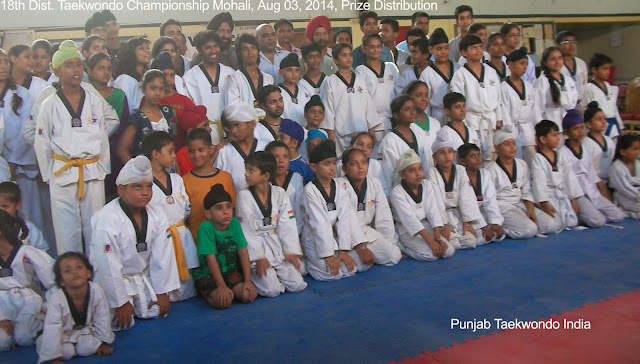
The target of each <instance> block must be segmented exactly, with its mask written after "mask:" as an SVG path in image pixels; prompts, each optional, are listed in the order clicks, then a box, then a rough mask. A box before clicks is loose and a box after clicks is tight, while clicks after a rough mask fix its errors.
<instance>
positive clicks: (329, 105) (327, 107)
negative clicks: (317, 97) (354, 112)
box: [320, 79, 336, 130]
mask: <svg viewBox="0 0 640 364" xmlns="http://www.w3.org/2000/svg"><path fill="white" fill-rule="evenodd" d="M327 81H330V80H327V79H325V80H324V82H323V84H324V94H323V95H322V104H323V105H324V120H323V121H322V123H321V124H320V127H321V128H322V129H327V130H334V128H335V121H336V113H335V109H334V101H333V94H334V92H335V91H334V90H333V83H332V82H327Z"/></svg>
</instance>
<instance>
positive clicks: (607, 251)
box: [0, 220, 640, 363]
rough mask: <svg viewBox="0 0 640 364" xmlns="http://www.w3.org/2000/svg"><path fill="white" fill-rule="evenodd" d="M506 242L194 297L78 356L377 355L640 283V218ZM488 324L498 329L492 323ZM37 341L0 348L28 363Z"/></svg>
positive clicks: (421, 348) (374, 359)
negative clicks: (107, 351)
mask: <svg viewBox="0 0 640 364" xmlns="http://www.w3.org/2000/svg"><path fill="white" fill-rule="evenodd" d="M621 225H623V226H624V227H625V229H624V230H615V229H612V228H601V229H590V230H584V231H568V232H563V233H561V234H557V235H553V236H550V237H549V238H548V239H540V238H536V239H530V240H525V241H513V240H504V241H503V242H500V243H495V244H490V245H488V246H483V247H479V248H477V249H475V250H471V251H458V252H457V253H456V254H455V255H454V256H453V257H452V258H451V259H447V260H442V261H438V262H434V263H424V262H417V261H413V260H410V259H403V260H402V261H401V262H400V264H398V265H397V266H395V267H391V268H387V267H373V268H372V269H371V270H369V271H368V272H364V273H360V274H357V275H356V276H354V277H352V278H348V279H344V280H341V281H338V282H316V281H313V280H311V279H308V280H307V282H308V283H309V289H307V290H306V291H304V292H301V293H296V294H284V295H282V296H280V297H278V298H273V299H266V298H262V299H258V300H256V301H255V302H254V303H252V304H249V305H242V304H234V305H233V306H232V307H231V308H230V309H228V310H225V311H216V310H213V309H210V308H209V307H208V306H207V305H206V304H205V303H204V301H202V300H201V299H191V300H189V301H186V302H180V303H176V304H174V305H173V306H172V309H171V313H170V315H169V317H167V318H165V319H161V320H147V321H138V322H137V323H136V326H135V327H134V328H133V329H131V330H129V331H127V332H122V333H117V335H116V341H115V343H114V348H115V353H114V354H113V355H111V356H109V357H104V358H100V357H96V356H93V357H89V358H83V359H74V360H76V361H78V362H83V363H84V362H86V363H89V362H115V361H117V362H120V363H133V362H145V363H146V362H150V361H152V360H153V361H155V362H161V363H183V362H249V361H259V362H261V363H283V362H284V363H288V362H303V363H305V362H321V361H322V362H366V363H383V362H388V361H391V360H401V359H403V358H405V357H412V356H416V355H418V354H420V353H422V352H425V351H428V350H436V349H438V348H439V347H443V346H448V345H450V344H452V343H455V342H462V341H464V340H465V339H469V338H474V337H477V336H478V335H481V334H487V333H488V332H487V331H483V332H480V331H478V332H475V333H473V332H471V331H461V330H451V329H450V324H451V319H452V318H459V319H461V320H463V319H464V320H471V319H474V318H475V319H484V318H486V319H489V320H493V319H494V318H503V319H508V320H513V319H520V320H535V319H539V318H544V317H547V316H549V315H551V314H556V313H560V312H563V311H568V310H571V309H573V308H575V307H579V306H581V305H583V304H585V303H590V302H596V301H598V300H601V299H606V298H609V297H612V296H616V295H619V294H622V293H626V292H629V291H632V290H635V289H638V288H640V264H639V263H640V238H639V237H640V223H639V222H637V221H631V220H626V221H625V222H624V223H622V224H621ZM493 326H494V330H495V325H493ZM36 360H37V355H36V352H35V347H29V348H19V349H17V350H14V351H11V352H4V353H0V363H32V362H35V361H36Z"/></svg>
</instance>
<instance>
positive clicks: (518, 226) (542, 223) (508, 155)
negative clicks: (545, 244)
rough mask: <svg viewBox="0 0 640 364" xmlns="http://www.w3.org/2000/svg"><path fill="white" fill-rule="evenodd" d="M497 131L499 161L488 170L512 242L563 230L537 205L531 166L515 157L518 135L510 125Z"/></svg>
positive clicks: (488, 167) (492, 163) (558, 223)
mask: <svg viewBox="0 0 640 364" xmlns="http://www.w3.org/2000/svg"><path fill="white" fill-rule="evenodd" d="M503 129H505V130H499V131H497V132H496V133H495V134H494V136H493V145H494V148H495V151H496V154H497V159H496V160H495V161H494V162H491V163H489V165H487V167H486V170H487V172H488V174H489V175H490V178H491V179H492V183H493V185H494V186H495V191H496V192H495V193H496V196H497V197H496V198H497V200H498V206H499V208H500V211H499V212H500V213H501V214H502V217H503V218H504V222H503V224H502V226H503V228H504V231H505V233H506V234H507V235H508V236H509V237H510V238H511V239H529V238H533V237H534V236H536V235H538V233H540V234H554V233H556V232H558V231H560V230H562V224H561V221H560V220H558V219H553V218H552V217H551V216H549V215H547V214H545V213H544V211H542V210H540V209H539V208H537V207H536V206H535V205H534V199H533V195H532V194H531V177H530V174H529V171H530V170H529V166H528V164H527V163H525V162H524V161H523V160H522V159H519V158H515V155H516V136H515V135H514V134H513V133H512V132H511V130H510V127H509V126H505V127H503Z"/></svg>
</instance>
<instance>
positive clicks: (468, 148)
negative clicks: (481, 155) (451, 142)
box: [457, 143, 480, 159]
mask: <svg viewBox="0 0 640 364" xmlns="http://www.w3.org/2000/svg"><path fill="white" fill-rule="evenodd" d="M474 150H475V151H476V152H480V148H479V147H478V145H476V144H474V143H464V144H462V145H461V146H460V147H458V151H457V153H458V158H459V159H465V158H467V155H469V153H471V152H473V151H474Z"/></svg>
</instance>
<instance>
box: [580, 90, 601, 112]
mask: <svg viewBox="0 0 640 364" xmlns="http://www.w3.org/2000/svg"><path fill="white" fill-rule="evenodd" d="M593 92H594V89H593V87H591V86H589V85H587V86H585V88H584V90H582V104H583V105H584V108H585V109H586V108H587V105H589V103H590V102H591V101H594V100H595V99H596V98H595V95H594V93H593ZM598 106H599V107H602V105H598Z"/></svg>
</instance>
